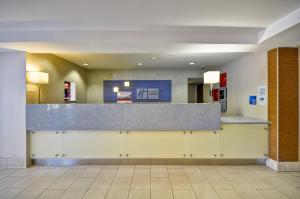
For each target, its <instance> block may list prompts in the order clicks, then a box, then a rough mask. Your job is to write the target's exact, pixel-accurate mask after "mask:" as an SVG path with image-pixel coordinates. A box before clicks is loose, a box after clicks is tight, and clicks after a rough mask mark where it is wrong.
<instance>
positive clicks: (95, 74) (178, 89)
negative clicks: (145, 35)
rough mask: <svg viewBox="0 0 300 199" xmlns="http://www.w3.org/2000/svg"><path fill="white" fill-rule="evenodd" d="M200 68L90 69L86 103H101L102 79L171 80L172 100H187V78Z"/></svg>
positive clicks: (195, 73)
mask: <svg viewBox="0 0 300 199" xmlns="http://www.w3.org/2000/svg"><path fill="white" fill-rule="evenodd" d="M198 77H202V72H201V70H175V69H174V70H162V69H158V70H91V71H88V73H87V103H103V80H172V102H173V103H187V102H188V78H198Z"/></svg>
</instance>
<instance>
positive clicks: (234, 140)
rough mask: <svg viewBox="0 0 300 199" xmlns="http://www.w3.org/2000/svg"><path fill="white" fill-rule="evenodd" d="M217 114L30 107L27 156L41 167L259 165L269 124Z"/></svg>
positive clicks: (150, 107) (196, 107)
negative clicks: (90, 165)
mask: <svg viewBox="0 0 300 199" xmlns="http://www.w3.org/2000/svg"><path fill="white" fill-rule="evenodd" d="M219 108H220V107H219V105H218V104H128V105H126V104H124V105H122V104H121V105H120V104H107V105H84V104H83V105H77V104H76V105H75V104H73V105H28V106H27V109H28V110H27V115H28V117H27V118H28V120H27V129H28V140H29V143H30V144H29V150H28V151H29V153H30V154H29V156H30V158H31V160H32V162H33V163H34V164H40V165H43V164H44V165H74V164H189V163H191V164H215V163H216V164H257V163H259V164H263V163H264V160H265V158H266V157H267V155H268V154H267V153H268V147H267V146H268V122H267V121H264V120H257V119H252V118H244V117H222V118H221V116H220V109H219ZM128 117H130V118H128ZM55 119H57V120H59V121H56V120H55ZM110 120H112V121H110ZM115 120H118V121H115ZM133 120H136V121H133ZM106 123H107V124H106ZM140 123H142V124H140ZM113 124H114V125H113ZM143 124H144V125H143Z"/></svg>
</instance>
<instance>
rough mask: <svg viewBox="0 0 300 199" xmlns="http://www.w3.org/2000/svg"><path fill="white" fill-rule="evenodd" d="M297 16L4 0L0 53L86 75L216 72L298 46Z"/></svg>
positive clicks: (293, 6) (257, 7)
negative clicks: (65, 65) (48, 59)
mask: <svg viewBox="0 0 300 199" xmlns="http://www.w3.org/2000/svg"><path fill="white" fill-rule="evenodd" d="M299 8H300V0H226V1H225V0H184V1H183V0H163V1H162V0H127V1H124V0H123V1H119V0H87V1H82V0H51V1H36V0H26V1H16V0H1V1H0V48H6V49H13V50H21V51H26V52H31V53H53V54H56V55H57V56H60V57H62V58H64V59H66V60H69V61H71V62H73V63H76V64H78V65H81V66H82V64H83V63H88V64H89V65H88V66H85V67H86V68H89V69H124V68H141V66H137V63H138V62H142V63H143V66H142V68H186V67H189V68H197V67H200V66H202V65H206V66H220V65H222V64H224V63H227V62H229V61H230V60H232V59H235V58H237V57H239V56H242V55H243V54H245V53H249V52H253V51H256V50H265V49H268V48H271V47H273V46H274V44H276V45H296V43H297V42H298V41H300V40H299V36H298V35H300V29H299V28H295V27H293V26H295V25H296V24H297V23H298V22H300V9H299ZM291 13H294V14H293V15H291ZM286 16H290V17H289V18H287V17H286ZM278 22H280V23H278ZM291 22H293V23H291ZM277 24H280V28H278V27H277V26H278V25H277ZM281 24H283V25H281ZM276 25H277V26H276ZM274 27H275V28H274ZM282 27H283V28H282ZM297 27H298V25H297ZM274 35H276V36H275V37H274ZM290 35H291V36H290ZM270 38H271V39H270ZM270 41H272V42H270ZM297 44H299V43H297ZM275 47H276V46H275ZM171 55H172V56H171ZM151 57H158V58H159V59H158V60H157V61H154V62H153V61H150V59H151ZM189 62H195V63H196V64H195V65H194V66H190V65H188V63H189Z"/></svg>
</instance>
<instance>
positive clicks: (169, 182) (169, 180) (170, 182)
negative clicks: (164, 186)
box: [167, 168, 175, 199]
mask: <svg viewBox="0 0 300 199" xmlns="http://www.w3.org/2000/svg"><path fill="white" fill-rule="evenodd" d="M167 173H168V179H169V183H170V186H171V190H172V196H173V199H175V195H174V190H173V186H172V183H171V179H170V175H169V169H168V168H167Z"/></svg>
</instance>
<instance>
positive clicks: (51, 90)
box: [26, 53, 87, 103]
mask: <svg viewBox="0 0 300 199" xmlns="http://www.w3.org/2000/svg"><path fill="white" fill-rule="evenodd" d="M26 70H27V71H42V72H47V73H49V84H46V85H41V103H64V81H70V82H75V83H76V101H77V103H86V93H87V87H86V70H84V69H83V68H81V67H80V66H78V65H76V64H73V63H71V62H68V61H66V60H64V59H62V58H60V57H57V56H55V55H53V54H31V53H27V55H26ZM37 96H38V89H37V86H36V85H31V84H27V103H34V102H36V101H37Z"/></svg>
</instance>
